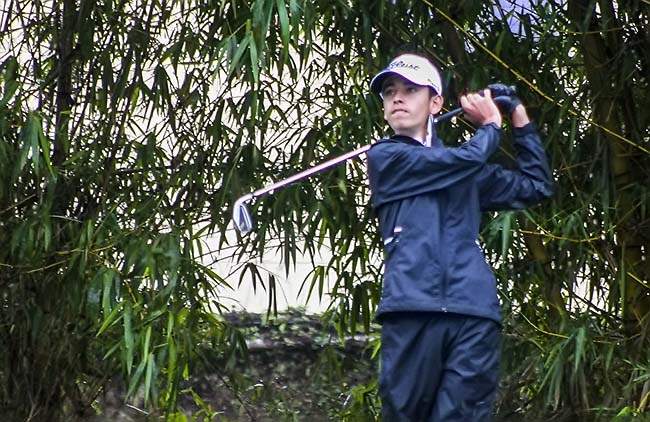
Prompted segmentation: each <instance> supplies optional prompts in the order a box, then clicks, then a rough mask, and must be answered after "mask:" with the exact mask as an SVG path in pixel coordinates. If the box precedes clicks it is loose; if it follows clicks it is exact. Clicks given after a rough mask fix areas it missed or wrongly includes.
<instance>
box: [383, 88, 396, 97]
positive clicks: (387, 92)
mask: <svg viewBox="0 0 650 422" xmlns="http://www.w3.org/2000/svg"><path fill="white" fill-rule="evenodd" d="M393 94H395V88H386V89H384V90H383V91H382V93H381V95H382V97H384V98H386V97H392V96H393Z"/></svg>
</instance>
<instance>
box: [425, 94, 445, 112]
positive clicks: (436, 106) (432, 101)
mask: <svg viewBox="0 0 650 422" xmlns="http://www.w3.org/2000/svg"><path fill="white" fill-rule="evenodd" d="M444 102H445V99H444V97H443V96H442V95H432V96H431V98H429V113H431V114H438V112H439V111H440V110H442V105H443V104H444Z"/></svg>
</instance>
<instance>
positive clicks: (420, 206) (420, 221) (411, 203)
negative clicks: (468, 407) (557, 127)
mask: <svg viewBox="0 0 650 422" xmlns="http://www.w3.org/2000/svg"><path fill="white" fill-rule="evenodd" d="M514 136H515V149H516V152H517V164H518V169H517V170H508V169H505V168H503V167H502V166H500V165H497V164H493V163H488V158H489V157H490V155H492V153H494V152H495V151H496V150H497V148H498V146H499V140H500V137H501V130H500V129H499V128H498V127H497V126H496V125H495V124H489V125H485V126H481V127H480V128H478V130H477V131H476V133H475V135H474V136H473V137H472V138H470V139H469V140H468V141H467V142H465V143H464V144H463V145H461V146H460V147H456V148H446V147H444V146H442V145H441V144H440V143H439V141H438V144H437V145H435V144H434V146H433V147H431V148H427V147H425V146H423V145H422V144H421V143H420V142H418V141H416V140H414V139H412V138H409V137H407V136H400V135H396V136H393V137H391V138H388V139H382V140H380V141H378V142H377V143H375V144H374V145H373V146H372V148H371V149H370V150H369V151H368V153H367V161H368V172H369V179H370V188H371V200H372V206H373V208H374V209H375V212H376V214H377V216H378V218H379V228H380V232H381V237H382V239H383V242H384V248H385V267H384V280H383V291H382V299H381V303H380V304H379V308H378V310H377V317H378V319H379V320H380V321H381V315H382V314H384V313H386V312H396V311H400V312H402V311H409V312H413V311H416V312H417V311H434V312H453V313H458V314H464V315H473V316H478V317H485V318H490V319H493V320H495V321H497V322H500V319H501V318H500V312H499V301H498V297H497V290H496V280H495V277H494V273H493V272H492V269H491V268H490V266H489V265H488V264H487V263H486V261H485V257H484V255H483V252H482V251H481V248H480V246H479V243H478V235H479V229H480V227H479V226H480V221H481V211H488V210H499V209H521V208H525V207H528V206H531V205H535V204H537V203H539V202H541V201H542V200H544V199H546V198H549V197H550V196H551V195H552V193H553V181H552V176H551V171H550V169H549V165H548V162H547V158H546V154H545V152H544V148H543V146H542V143H541V142H540V139H539V136H538V134H537V130H536V128H535V126H534V124H533V123H530V124H528V125H526V126H524V127H523V128H515V129H514Z"/></svg>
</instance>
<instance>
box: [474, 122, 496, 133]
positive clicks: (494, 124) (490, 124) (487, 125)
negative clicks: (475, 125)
mask: <svg viewBox="0 0 650 422" xmlns="http://www.w3.org/2000/svg"><path fill="white" fill-rule="evenodd" d="M481 127H482V128H483V127H493V128H494V129H496V130H497V131H499V132H500V131H501V127H499V126H498V125H497V124H496V123H494V122H492V123H488V124H486V125H483V126H481ZM479 129H480V128H479Z"/></svg>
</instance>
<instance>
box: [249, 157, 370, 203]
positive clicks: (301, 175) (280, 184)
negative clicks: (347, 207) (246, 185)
mask: <svg viewBox="0 0 650 422" xmlns="http://www.w3.org/2000/svg"><path fill="white" fill-rule="evenodd" d="M369 149H370V145H365V146H362V147H360V148H357V149H355V150H354V151H350V152H348V153H345V154H343V155H340V156H338V157H335V158H332V159H331V160H327V161H325V162H323V163H321V164H318V165H317V166H314V167H310V168H308V169H307V170H303V171H301V172H300V173H296V174H294V175H293V176H290V177H287V178H286V179H283V180H280V181H279V182H275V183H273V184H271V185H268V186H265V187H263V188H261V189H258V190H256V191H255V192H253V193H252V198H251V199H254V198H259V197H260V196H263V195H266V194H267V193H269V192H271V191H274V190H276V189H279V188H282V187H285V186H286V185H290V184H292V183H293V182H295V181H297V180H300V179H304V178H306V177H309V176H311V175H313V174H316V173H319V172H321V171H323V170H326V169H328V168H330V167H333V166H335V165H337V164H339V163H341V162H343V161H346V160H349V159H350V158H354V157H357V156H359V155H361V154H363V153H365V152H366V151H368V150H369Z"/></svg>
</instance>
